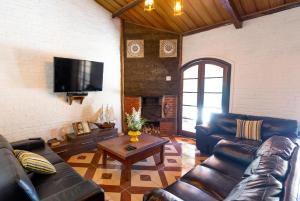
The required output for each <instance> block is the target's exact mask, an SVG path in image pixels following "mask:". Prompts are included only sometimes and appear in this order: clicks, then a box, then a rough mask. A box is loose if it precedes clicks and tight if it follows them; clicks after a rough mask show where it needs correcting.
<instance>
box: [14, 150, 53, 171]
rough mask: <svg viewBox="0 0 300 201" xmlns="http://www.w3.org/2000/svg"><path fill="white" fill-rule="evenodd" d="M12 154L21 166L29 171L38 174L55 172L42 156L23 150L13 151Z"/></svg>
mask: <svg viewBox="0 0 300 201" xmlns="http://www.w3.org/2000/svg"><path fill="white" fill-rule="evenodd" d="M14 153H15V156H16V157H17V159H18V160H19V161H20V163H21V164H22V166H23V167H24V168H25V169H27V170H29V171H32V172H35V173H38V174H53V173H55V172H56V170H55V167H54V166H53V165H52V164H51V163H50V162H49V161H48V160H47V159H45V158H44V157H43V156H40V155H38V154H35V153H32V152H29V151H23V150H14Z"/></svg>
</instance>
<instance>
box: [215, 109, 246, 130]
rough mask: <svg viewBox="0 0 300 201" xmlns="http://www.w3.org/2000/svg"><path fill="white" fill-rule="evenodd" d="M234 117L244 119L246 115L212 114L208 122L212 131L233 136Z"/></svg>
mask: <svg viewBox="0 0 300 201" xmlns="http://www.w3.org/2000/svg"><path fill="white" fill-rule="evenodd" d="M236 119H246V115H242V114H230V113H229V114H223V113H221V114H212V116H211V120H210V122H209V125H210V127H211V128H212V130H213V133H224V134H227V135H232V136H235V134H236Z"/></svg>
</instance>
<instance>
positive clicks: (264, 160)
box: [245, 155, 288, 181]
mask: <svg viewBox="0 0 300 201" xmlns="http://www.w3.org/2000/svg"><path fill="white" fill-rule="evenodd" d="M287 171H288V161H286V160H284V159H282V158H281V157H279V156H276V155H272V156H259V157H257V158H256V159H255V160H254V161H253V162H252V163H251V164H250V165H249V166H248V168H247V169H246V171H245V176H250V175H252V174H259V175H267V174H271V175H273V176H274V177H275V178H276V179H278V180H280V181H284V179H285V176H286V174H287Z"/></svg>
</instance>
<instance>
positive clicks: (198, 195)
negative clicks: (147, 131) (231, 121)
mask: <svg viewBox="0 0 300 201" xmlns="http://www.w3.org/2000/svg"><path fill="white" fill-rule="evenodd" d="M299 170H300V153H299V139H293V142H292V141H291V140H290V139H289V138H286V137H282V136H273V137H271V138H269V139H268V140H266V141H265V142H264V143H263V144H262V145H261V146H260V147H259V148H257V147H255V146H251V145H245V144H239V143H235V142H232V141H228V140H221V141H220V142H219V143H218V144H217V145H216V146H215V148H214V151H213V155H211V156H210V157H209V158H208V159H207V160H205V161H204V162H203V163H202V164H201V165H198V166H196V167H195V168H193V169H192V170H191V171H189V172H188V173H187V174H185V175H184V176H183V177H181V178H180V179H179V180H177V181H176V182H175V183H173V184H171V185H170V186H168V187H166V188H165V189H155V190H153V191H151V192H149V193H146V194H145V195H144V201H217V200H225V201H299V200H300V172H299Z"/></svg>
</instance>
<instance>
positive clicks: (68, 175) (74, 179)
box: [31, 162, 83, 199]
mask: <svg viewBox="0 0 300 201" xmlns="http://www.w3.org/2000/svg"><path fill="white" fill-rule="evenodd" d="M54 167H55V169H56V174H52V175H38V174H34V175H33V176H32V178H31V181H32V183H33V185H34V186H35V188H36V190H37V193H38V195H39V197H40V198H41V199H43V198H46V197H48V196H50V195H52V194H55V193H57V192H59V191H61V190H63V189H66V188H69V187H71V186H73V185H76V184H77V183H80V182H81V181H83V178H82V177H81V176H80V175H79V174H78V173H76V172H75V171H74V170H73V169H72V168H71V167H70V166H69V165H68V164H66V163H64V162H62V163H57V164H54ZM49 186H51V188H49Z"/></svg>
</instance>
